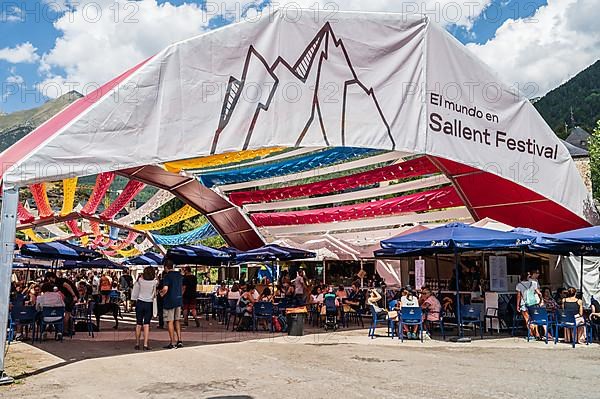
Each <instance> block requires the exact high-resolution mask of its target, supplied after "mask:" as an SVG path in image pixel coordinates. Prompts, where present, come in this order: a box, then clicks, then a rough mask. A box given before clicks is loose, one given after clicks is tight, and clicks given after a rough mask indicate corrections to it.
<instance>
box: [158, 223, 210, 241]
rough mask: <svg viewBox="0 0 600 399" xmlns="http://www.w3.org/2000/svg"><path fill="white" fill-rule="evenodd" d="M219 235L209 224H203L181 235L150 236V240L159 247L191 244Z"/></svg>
mask: <svg viewBox="0 0 600 399" xmlns="http://www.w3.org/2000/svg"><path fill="white" fill-rule="evenodd" d="M217 235H219V233H218V232H217V230H215V228H214V227H213V226H212V224H210V223H205V224H203V225H202V226H200V227H198V228H196V229H194V230H191V231H188V232H185V233H181V234H174V235H159V234H152V238H154V241H156V243H157V244H160V245H183V244H192V243H195V242H198V241H201V240H203V239H205V238H209V237H214V236H217Z"/></svg>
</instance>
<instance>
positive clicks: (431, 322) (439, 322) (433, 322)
mask: <svg viewBox="0 0 600 399" xmlns="http://www.w3.org/2000/svg"><path fill="white" fill-rule="evenodd" d="M428 313H436V312H427V313H425V330H426V331H427V332H428V333H429V334H430V335H431V331H429V327H435V325H436V324H437V325H438V326H439V327H440V332H441V333H442V339H443V340H444V341H445V340H446V332H445V330H444V316H445V314H444V309H440V311H439V319H438V320H427V314H428Z"/></svg>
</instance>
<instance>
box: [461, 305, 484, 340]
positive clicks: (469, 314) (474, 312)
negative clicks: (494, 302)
mask: <svg viewBox="0 0 600 399" xmlns="http://www.w3.org/2000/svg"><path fill="white" fill-rule="evenodd" d="M482 313H483V309H482V306H478V305H461V308H460V316H461V321H460V324H461V325H462V326H465V325H469V324H470V325H472V326H475V327H476V328H477V327H479V334H480V336H481V339H483V324H484V319H483V317H482Z"/></svg>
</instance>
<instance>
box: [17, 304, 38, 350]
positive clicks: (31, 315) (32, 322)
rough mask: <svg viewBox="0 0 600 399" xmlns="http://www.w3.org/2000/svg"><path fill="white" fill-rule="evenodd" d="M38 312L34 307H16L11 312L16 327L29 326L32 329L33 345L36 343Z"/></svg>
mask: <svg viewBox="0 0 600 399" xmlns="http://www.w3.org/2000/svg"><path fill="white" fill-rule="evenodd" d="M37 315H38V311H37V310H36V309H35V307H33V306H15V307H13V309H12V311H11V312H10V316H11V319H12V322H13V324H14V327H15V328H16V326H27V327H29V328H31V343H34V342H35V331H36V321H37V320H36V319H37Z"/></svg>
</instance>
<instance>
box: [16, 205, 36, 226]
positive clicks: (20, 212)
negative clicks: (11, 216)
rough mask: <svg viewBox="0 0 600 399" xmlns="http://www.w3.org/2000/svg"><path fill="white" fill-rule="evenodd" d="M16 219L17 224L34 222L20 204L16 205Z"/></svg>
mask: <svg viewBox="0 0 600 399" xmlns="http://www.w3.org/2000/svg"><path fill="white" fill-rule="evenodd" d="M17 219H18V220H19V223H31V222H33V221H34V220H35V216H33V215H32V214H31V213H29V211H28V210H27V209H25V207H24V206H23V204H21V203H20V202H19V203H18V204H17Z"/></svg>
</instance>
